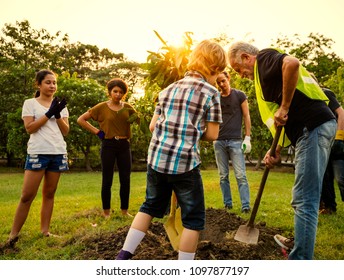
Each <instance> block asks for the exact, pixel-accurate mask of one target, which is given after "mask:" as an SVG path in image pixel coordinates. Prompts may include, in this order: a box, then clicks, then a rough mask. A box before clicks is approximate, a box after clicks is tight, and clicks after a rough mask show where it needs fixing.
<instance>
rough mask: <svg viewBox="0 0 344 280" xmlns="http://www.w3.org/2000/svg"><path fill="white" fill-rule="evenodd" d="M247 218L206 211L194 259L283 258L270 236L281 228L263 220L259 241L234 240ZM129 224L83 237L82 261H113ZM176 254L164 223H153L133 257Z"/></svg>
mask: <svg viewBox="0 0 344 280" xmlns="http://www.w3.org/2000/svg"><path fill="white" fill-rule="evenodd" d="M246 222H247V221H246V220H244V219H242V218H241V217H239V216H237V215H236V214H233V213H229V212H227V211H226V210H224V209H213V208H210V209H207V210H206V229H205V230H204V231H202V232H201V237H200V241H199V244H198V249H197V252H196V260H279V259H284V256H283V254H282V252H281V249H280V247H279V246H278V245H277V244H276V243H275V241H274V239H273V236H274V235H275V234H277V233H281V232H282V231H281V230H280V229H277V228H268V227H266V225H265V223H264V222H260V223H258V224H256V225H255V228H257V229H259V240H258V244H246V243H242V242H239V241H236V240H234V235H235V233H236V232H237V230H238V228H239V226H240V225H243V224H246ZM128 229H129V226H126V227H123V228H120V229H118V230H117V232H113V233H102V234H101V235H99V236H92V237H88V238H85V239H84V240H82V243H83V244H84V246H85V250H84V251H83V253H82V254H81V255H80V256H79V259H83V260H114V259H115V258H116V256H117V254H118V252H119V251H120V249H121V248H122V246H123V243H124V240H125V237H126V235H127V233H128ZM177 255H178V253H177V252H175V251H174V250H173V248H172V246H171V244H170V242H169V239H168V237H167V234H166V231H165V229H164V227H163V224H162V223H160V222H154V223H152V225H151V227H150V229H149V231H148V233H147V235H146V236H145V237H144V239H143V240H142V242H141V244H140V245H139V247H138V248H137V250H136V252H135V255H134V257H133V259H134V260H174V259H177V257H178V256H177Z"/></svg>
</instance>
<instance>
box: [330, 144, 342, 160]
mask: <svg viewBox="0 0 344 280" xmlns="http://www.w3.org/2000/svg"><path fill="white" fill-rule="evenodd" d="M331 158H332V159H334V160H338V159H344V141H343V140H334V143H333V146H332V149H331Z"/></svg>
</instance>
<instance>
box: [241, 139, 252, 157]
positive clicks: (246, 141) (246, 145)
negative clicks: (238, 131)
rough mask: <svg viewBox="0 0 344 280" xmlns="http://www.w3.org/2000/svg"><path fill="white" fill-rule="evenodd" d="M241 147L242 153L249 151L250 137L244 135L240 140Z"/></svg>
mask: <svg viewBox="0 0 344 280" xmlns="http://www.w3.org/2000/svg"><path fill="white" fill-rule="evenodd" d="M241 149H242V150H243V151H244V154H248V153H249V152H251V137H250V136H245V139H244V141H243V142H242V145H241Z"/></svg>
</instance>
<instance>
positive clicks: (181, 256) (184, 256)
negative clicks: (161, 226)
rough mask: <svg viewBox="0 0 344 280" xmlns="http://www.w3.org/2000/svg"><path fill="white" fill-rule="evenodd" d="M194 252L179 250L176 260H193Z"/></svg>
mask: <svg viewBox="0 0 344 280" xmlns="http://www.w3.org/2000/svg"><path fill="white" fill-rule="evenodd" d="M195 255H196V253H187V252H183V251H179V253H178V260H193V259H194V258H195Z"/></svg>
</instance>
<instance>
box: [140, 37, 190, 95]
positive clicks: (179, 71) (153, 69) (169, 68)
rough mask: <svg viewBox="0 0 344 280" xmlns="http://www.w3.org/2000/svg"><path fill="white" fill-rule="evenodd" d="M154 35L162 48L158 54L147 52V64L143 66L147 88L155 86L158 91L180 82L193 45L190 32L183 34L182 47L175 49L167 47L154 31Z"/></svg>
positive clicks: (174, 47)
mask: <svg viewBox="0 0 344 280" xmlns="http://www.w3.org/2000/svg"><path fill="white" fill-rule="evenodd" d="M154 33H155V35H156V36H157V37H158V38H159V39H160V41H161V43H162V44H163V46H162V47H161V49H160V51H159V52H152V51H149V55H148V57H147V61H148V62H147V64H146V65H145V68H146V70H147V71H148V77H147V78H146V80H145V82H146V83H147V87H151V86H152V85H154V84H156V85H158V87H159V88H160V89H164V88H165V87H167V86H168V85H170V84H171V83H173V82H175V81H177V80H180V79H181V78H182V77H183V76H184V74H185V72H186V67H187V63H188V56H189V55H190V53H191V47H192V45H193V39H192V37H191V35H192V32H185V33H184V37H183V40H184V43H183V45H182V46H177V47H176V46H172V45H168V43H167V42H166V41H165V40H164V39H163V38H162V37H161V36H160V35H159V33H158V32H156V31H154Z"/></svg>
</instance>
